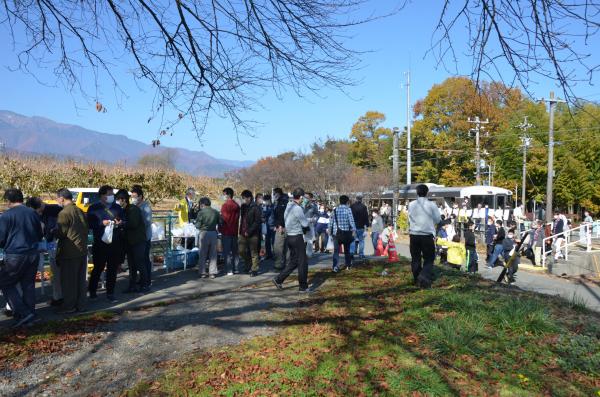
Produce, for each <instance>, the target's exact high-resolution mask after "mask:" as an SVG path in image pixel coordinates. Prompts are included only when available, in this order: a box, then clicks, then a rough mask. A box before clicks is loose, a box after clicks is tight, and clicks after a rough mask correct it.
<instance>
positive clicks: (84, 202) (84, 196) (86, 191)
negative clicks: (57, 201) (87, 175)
mask: <svg viewBox="0 0 600 397" xmlns="http://www.w3.org/2000/svg"><path fill="white" fill-rule="evenodd" d="M69 191H70V192H71V193H72V194H73V202H74V203H75V205H77V206H78V207H79V208H81V210H82V211H83V212H87V210H88V208H89V207H90V205H92V204H94V203H95V202H97V201H99V200H100V195H98V188H95V187H82V188H79V187H76V188H69Z"/></svg>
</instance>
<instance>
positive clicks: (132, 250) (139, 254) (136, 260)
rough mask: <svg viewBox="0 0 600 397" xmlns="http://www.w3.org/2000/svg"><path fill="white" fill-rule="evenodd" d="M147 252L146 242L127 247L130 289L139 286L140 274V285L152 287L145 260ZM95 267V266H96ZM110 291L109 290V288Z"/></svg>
mask: <svg viewBox="0 0 600 397" xmlns="http://www.w3.org/2000/svg"><path fill="white" fill-rule="evenodd" d="M145 252H146V242H145V241H142V242H141V243H137V244H133V245H127V264H128V265H129V289H130V290H134V289H136V286H137V284H138V273H139V274H140V278H139V284H140V287H141V288H147V287H149V286H150V282H149V281H148V263H147V261H146V259H145V258H144V254H145ZM94 267H95V266H94ZM107 290H108V288H107Z"/></svg>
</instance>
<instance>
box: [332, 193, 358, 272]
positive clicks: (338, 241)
mask: <svg viewBox="0 0 600 397" xmlns="http://www.w3.org/2000/svg"><path fill="white" fill-rule="evenodd" d="M349 201H350V199H349V198H348V196H346V195H341V196H340V205H339V206H338V207H337V208H335V209H334V210H333V214H332V216H331V218H329V236H330V237H331V238H333V272H334V273H337V272H339V271H340V268H339V266H338V261H339V256H340V245H342V246H343V247H344V262H345V264H346V269H348V270H350V269H351V268H352V252H351V251H350V245H351V244H352V242H353V241H354V239H355V236H356V225H355V223H354V217H353V216H352V210H351V209H350V207H348V202H349Z"/></svg>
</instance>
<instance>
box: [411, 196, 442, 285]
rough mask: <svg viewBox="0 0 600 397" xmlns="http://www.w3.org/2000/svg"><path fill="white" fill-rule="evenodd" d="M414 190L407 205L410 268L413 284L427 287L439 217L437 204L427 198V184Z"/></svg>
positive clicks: (430, 275) (430, 280) (431, 279)
mask: <svg viewBox="0 0 600 397" xmlns="http://www.w3.org/2000/svg"><path fill="white" fill-rule="evenodd" d="M416 190H417V196H418V197H417V199H416V200H415V201H413V202H412V203H410V204H409V205H408V223H409V235H410V255H411V258H412V259H411V268H412V273H413V279H414V282H415V284H416V285H418V286H420V287H421V288H429V287H431V283H432V281H433V261H434V260H435V242H434V239H435V226H436V225H437V224H438V222H439V221H440V219H441V218H440V211H439V210H438V208H437V206H436V205H435V204H434V203H433V202H431V201H429V200H427V193H428V192H429V188H428V187H427V185H419V186H417V189H416Z"/></svg>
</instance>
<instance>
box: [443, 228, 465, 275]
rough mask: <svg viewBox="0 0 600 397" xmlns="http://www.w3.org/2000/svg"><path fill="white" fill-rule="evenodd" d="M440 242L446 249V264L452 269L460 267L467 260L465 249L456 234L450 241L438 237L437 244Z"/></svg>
mask: <svg viewBox="0 0 600 397" xmlns="http://www.w3.org/2000/svg"><path fill="white" fill-rule="evenodd" d="M441 243H443V244H444V245H445V246H446V247H447V249H448V251H447V258H446V264H447V265H448V266H450V267H452V268H454V269H460V268H461V267H462V265H463V264H464V263H465V262H466V260H467V250H466V248H465V246H464V245H463V244H462V243H461V242H460V237H458V234H456V235H454V237H453V238H452V241H445V240H442V239H441V238H439V237H438V244H441Z"/></svg>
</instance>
